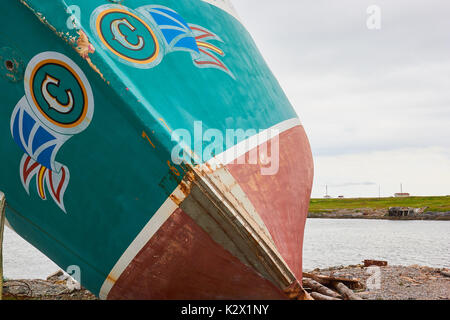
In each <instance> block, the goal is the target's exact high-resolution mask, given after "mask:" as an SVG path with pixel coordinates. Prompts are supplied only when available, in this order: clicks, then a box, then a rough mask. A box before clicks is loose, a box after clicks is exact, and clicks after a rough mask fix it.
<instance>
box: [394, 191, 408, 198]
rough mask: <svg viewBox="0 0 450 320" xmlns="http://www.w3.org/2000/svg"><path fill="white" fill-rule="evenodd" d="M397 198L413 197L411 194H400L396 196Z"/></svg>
mask: <svg viewBox="0 0 450 320" xmlns="http://www.w3.org/2000/svg"><path fill="white" fill-rule="evenodd" d="M394 196H395V197H396V198H409V197H410V196H411V195H410V194H409V193H404V192H399V193H396V194H395V195H394Z"/></svg>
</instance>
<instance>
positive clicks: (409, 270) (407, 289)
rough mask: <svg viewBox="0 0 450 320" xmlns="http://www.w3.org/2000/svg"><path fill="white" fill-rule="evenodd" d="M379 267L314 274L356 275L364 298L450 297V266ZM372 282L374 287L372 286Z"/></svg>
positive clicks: (345, 268) (433, 298) (422, 298)
mask: <svg viewBox="0 0 450 320" xmlns="http://www.w3.org/2000/svg"><path fill="white" fill-rule="evenodd" d="M371 268H373V267H371ZM375 268H377V269H367V268H366V267H365V266H364V265H351V266H338V267H330V268H325V269H314V270H313V271H311V274H314V275H322V276H332V277H342V278H348V279H355V278H356V279H358V280H360V282H361V284H362V285H363V286H364V287H363V288H362V289H360V290H355V291H354V292H355V293H356V295H358V296H359V297H360V298H362V299H364V300H450V277H449V276H448V275H444V273H447V274H448V269H447V268H432V267H427V266H420V265H411V266H395V265H393V266H390V265H388V266H382V267H375ZM369 270H370V271H369ZM368 285H369V286H373V287H372V288H370V289H369V288H367V287H368Z"/></svg>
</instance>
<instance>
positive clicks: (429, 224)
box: [4, 219, 450, 279]
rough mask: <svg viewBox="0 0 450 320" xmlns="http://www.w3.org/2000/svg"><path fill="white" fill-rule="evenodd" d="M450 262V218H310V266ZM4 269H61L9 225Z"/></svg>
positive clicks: (27, 272) (306, 256) (38, 272)
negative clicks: (406, 219) (372, 261)
mask: <svg viewBox="0 0 450 320" xmlns="http://www.w3.org/2000/svg"><path fill="white" fill-rule="evenodd" d="M364 259H381V260H387V261H389V263H390V264H393V265H394V264H398V265H412V264H420V265H426V266H433V267H447V268H448V267H450V222H448V221H385V220H334V219H309V220H308V222H307V226H306V232H305V245H304V253H303V265H304V268H305V270H310V269H314V268H324V267H330V266H337V265H350V264H358V263H360V262H361V261H362V260H364ZM4 264H5V265H4V272H5V277H7V278H10V279H19V278H25V279H32V278H33V279H34V278H46V277H47V276H48V275H49V274H51V273H53V272H55V271H57V270H58V269H59V268H58V267H57V266H56V265H55V264H54V263H53V262H51V261H50V260H49V259H47V258H46V257H45V256H44V255H42V254H41V253H40V252H39V251H37V250H36V249H35V248H34V247H32V246H31V245H29V244H28V243H27V242H25V241H24V240H23V239H22V238H20V237H19V236H18V235H17V234H15V233H14V232H13V231H11V230H9V229H8V228H6V229H5V242H4Z"/></svg>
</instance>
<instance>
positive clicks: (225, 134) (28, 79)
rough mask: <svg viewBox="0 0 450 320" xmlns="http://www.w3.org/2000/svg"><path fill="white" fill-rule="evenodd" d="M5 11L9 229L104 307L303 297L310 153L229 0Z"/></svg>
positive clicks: (0, 171) (2, 175) (37, 3)
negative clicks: (106, 302)
mask: <svg viewBox="0 0 450 320" xmlns="http://www.w3.org/2000/svg"><path fill="white" fill-rule="evenodd" d="M2 8H3V11H2V19H1V21H0V26H1V31H0V72H1V76H2V77H1V80H0V83H1V90H0V97H1V101H2V106H1V107H0V155H1V158H0V159H1V162H0V163H1V166H0V190H2V191H3V192H4V193H5V194H6V198H7V214H6V217H7V224H8V225H9V226H10V227H11V228H12V229H14V230H15V231H16V232H17V233H18V234H20V235H21V236H22V237H24V238H25V239H26V240H27V241H29V242H30V243H31V244H33V245H34V246H35V247H36V248H38V249H39V250H40V251H42V252H43V253H44V254H45V255H47V256H48V257H49V258H50V259H52V260H53V261H54V262H55V263H57V264H58V265H59V266H60V267H61V268H62V269H64V270H66V271H69V273H71V274H72V275H73V276H74V277H75V278H76V279H78V280H80V282H81V284H82V285H83V286H85V287H86V288H88V289H89V290H91V291H92V292H93V293H94V294H96V295H98V296H99V297H100V298H102V299H286V298H302V297H303V290H302V288H301V285H300V283H301V278H302V242H303V231H304V226H305V221H306V214H307V210H308V205H309V197H310V192H311V187H312V179H313V162H312V155H311V151H310V146H309V143H308V139H307V136H306V134H305V131H304V128H303V126H302V124H301V122H300V120H299V118H298V116H297V114H296V113H295V111H294V109H293V108H292V106H291V105H290V103H289V101H288V99H287V98H286V96H285V94H284V93H283V91H282V89H281V88H280V86H279V84H278V82H277V81H276V79H275V78H274V76H273V75H272V73H271V72H270V70H269V69H268V67H267V65H266V63H265V62H264V60H263V58H262V56H261V54H260V53H259V51H258V49H257V48H256V46H255V43H254V42H253V40H252V39H251V36H250V34H249V33H248V32H247V31H246V29H245V28H244V27H243V25H242V23H241V21H240V20H239V17H238V16H237V15H236V13H235V11H234V9H233V7H232V5H231V4H230V3H229V1H228V0H148V1H142V0H125V1H113V0H110V1H109V0H108V1H107V0H64V1H63V0H54V1H41V0H7V1H4V2H3V5H2ZM255 14H257V13H256V11H255Z"/></svg>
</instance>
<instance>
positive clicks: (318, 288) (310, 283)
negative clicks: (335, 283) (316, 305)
mask: <svg viewBox="0 0 450 320" xmlns="http://www.w3.org/2000/svg"><path fill="white" fill-rule="evenodd" d="M303 287H308V288H311V290H312V291H314V292H315V293H319V294H321V295H324V296H328V297H330V298H337V299H339V298H341V296H340V295H339V294H338V293H336V292H334V291H333V290H331V289H329V288H327V287H325V286H324V285H322V284H320V283H319V282H317V281H315V280H313V279H308V278H304V279H303ZM311 296H312V297H313V298H314V299H316V298H315V297H314V296H313V295H312V294H311ZM316 300H330V299H316Z"/></svg>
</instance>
